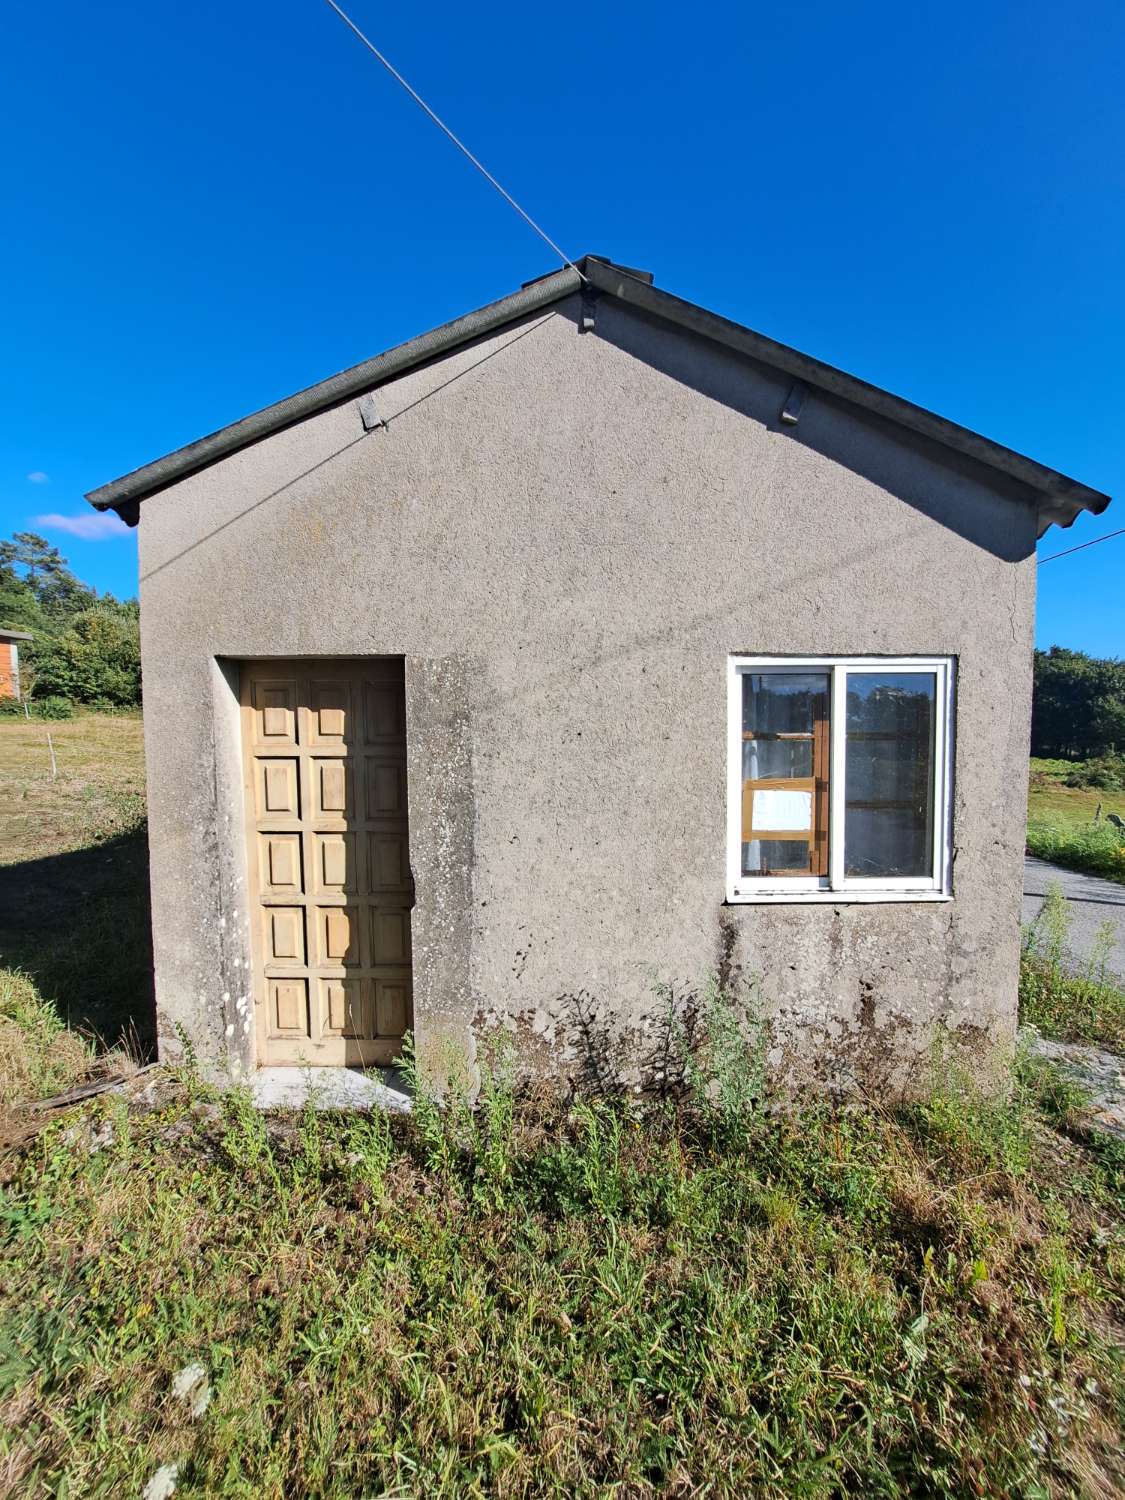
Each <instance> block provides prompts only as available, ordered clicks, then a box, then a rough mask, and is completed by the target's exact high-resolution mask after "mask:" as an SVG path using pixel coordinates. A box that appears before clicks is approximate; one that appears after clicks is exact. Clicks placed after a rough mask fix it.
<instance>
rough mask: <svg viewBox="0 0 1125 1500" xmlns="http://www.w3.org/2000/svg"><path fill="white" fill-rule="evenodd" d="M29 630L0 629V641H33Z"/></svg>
mask: <svg viewBox="0 0 1125 1500" xmlns="http://www.w3.org/2000/svg"><path fill="white" fill-rule="evenodd" d="M34 639H35V637H34V636H33V635H32V633H31V631H30V630H4V629H3V628H0V641H33V640H34Z"/></svg>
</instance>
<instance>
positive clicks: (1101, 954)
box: [1020, 881, 1125, 1052]
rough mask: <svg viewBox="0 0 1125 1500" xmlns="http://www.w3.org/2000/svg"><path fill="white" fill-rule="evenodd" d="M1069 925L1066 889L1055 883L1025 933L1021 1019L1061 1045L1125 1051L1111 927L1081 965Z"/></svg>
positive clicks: (1124, 997) (1123, 997)
mask: <svg viewBox="0 0 1125 1500" xmlns="http://www.w3.org/2000/svg"><path fill="white" fill-rule="evenodd" d="M1070 923H1071V915H1070V906H1069V904H1068V902H1067V899H1066V897H1065V896H1064V894H1063V891H1062V887H1061V885H1059V884H1058V882H1056V881H1051V882H1050V883H1049V884H1048V886H1047V895H1046V899H1045V900H1044V902H1043V906H1042V908H1041V910H1040V911H1039V913H1038V915H1037V916H1036V918H1035V920H1034V922H1032V923H1031V924H1030V925H1029V926H1028V927H1027V928H1026V929H1025V931H1024V940H1023V951H1022V953H1021V956H1020V1018H1021V1020H1023V1021H1024V1022H1029V1023H1030V1024H1031V1025H1033V1026H1035V1027H1037V1028H1038V1030H1039V1031H1041V1032H1042V1033H1043V1034H1044V1035H1045V1036H1050V1037H1057V1038H1058V1039H1059V1040H1060V1041H1064V1042H1092V1043H1094V1044H1096V1045H1097V1046H1100V1047H1105V1048H1107V1049H1108V1050H1109V1051H1111V1052H1125V990H1123V989H1122V986H1121V980H1120V979H1119V978H1118V977H1117V976H1116V975H1115V974H1112V973H1111V972H1110V971H1109V967H1108V959H1109V954H1110V953H1111V952H1112V950H1113V944H1114V937H1115V934H1114V928H1113V924H1112V923H1110V922H1107V923H1105V924H1104V925H1103V927H1102V928H1101V930H1100V931H1099V933H1098V935H1097V938H1096V940H1095V943H1094V949H1093V952H1092V953H1091V954H1090V956H1089V957H1088V958H1087V959H1086V961H1085V962H1084V963H1082V964H1078V963H1076V962H1075V959H1074V956H1073V954H1072V953H1071V951H1070V946H1069V934H1070Z"/></svg>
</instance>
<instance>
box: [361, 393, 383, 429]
mask: <svg viewBox="0 0 1125 1500" xmlns="http://www.w3.org/2000/svg"><path fill="white" fill-rule="evenodd" d="M359 419H360V421H361V422H362V423H363V430H364V432H373V431H374V430H375V428H376V427H386V425H387V424H386V422H385V421H384V420H383V418H382V417H381V416H380V415H379V411H378V408H377V407H376V405H375V393H374V391H368V393H367V395H366V396H361V397H360V398H359Z"/></svg>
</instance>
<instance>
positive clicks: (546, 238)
mask: <svg viewBox="0 0 1125 1500" xmlns="http://www.w3.org/2000/svg"><path fill="white" fill-rule="evenodd" d="M327 4H328V5H330V6H331V7H332V9H333V10H334V11H335V12H336V14H337V15H338V16H339V17H340V20H341V21H343V23H344V25H345V26H347V27H348V28H349V30H351V31H353V32H354V33H355V35H356V36H357V37H359V39H360V41H361V42H362V43H363V45H364V46H365V47H366V48H367V50H368V51H369V52H370V53H371V54H372V56H373V57H376V58H378V60H379V61H380V62H381V63H382V64H383V66H384V68H386V70H387V72H388V73H389V74H390V75H391V77H392V78H393V79H394V80H395V82H396V83H400V84H401V85H402V87H403V88H404V89H405V90H406V92H407V93H408V94H409V95H410V97H411V98H412V99H413V100H414V102H415V104H417V105H418V107H419V108H420V109H423V110H425V112H426V114H428V115H429V117H430V119H431V120H432V121H433V122H434V124H435V125H436V126H437V127H438V129H439V130H441V131H444V133H445V134H446V135H447V136H448V137H449V139H450V140H451V141H452V142H453V144H454V145H455V146H456V147H457V149H458V151H461V152H463V153H464V155H465V156H467V157H468V158H469V160H470V161H471V162H472V164H473V166H474V167H476V169H477V171H478V172H479V173H480V174H481V175H482V176H483V177H485V178H487V179H488V181H489V182H491V184H492V186H493V187H494V188H495V189H496V191H497V192H498V193H499V194H500V196H501V198H503V199H504V200H505V202H507V203H510V204H511V206H512V207H513V208H514V209H515V211H516V213H518V214H519V216H520V218H521V219H523V221H524V223H525V224H529V225H530V226H531V228H532V229H534V230H535V233H536V234H537V235H538V236H539V238H540V239H541V240H542V241H543V242H544V244H546V245H549V246H550V247H551V249H552V250H553V251H554V252H555V254H556V255H557V256H558V258H559V259H560V260H561V261H562V263H563V265H564V266H569V267H570V269H571V270H572V271H578V267H577V266H576V265H575V264H574V262H573V261H572V260H571V258H570V256H569V255H564V254H563V252H562V251H561V250H560V249H559V247H558V245H556V244H555V242H554V240H553V239H552V238H551V236H550V235H549V234H547V233H546V232H545V231H544V230H542V229H540V227H539V225H538V224H537V223H536V222H535V220H534V219H533V218H532V217H531V215H530V214H529V213H526V212H525V211H524V210H523V209H522V208H521V207H520V206H519V204H518V203H517V202H516V200H515V199H514V198H513V197H512V195H511V193H509V192H507V191H506V190H505V189H504V188H502V187H501V186H500V184H499V183H498V182H497V181H496V178H495V177H493V175H492V173H491V172H490V171H489V170H488V168H487V167H486V166H484V165H483V164H482V163H481V162H479V161H478V160H477V158H476V157H475V156H474V155H473V153H472V152H471V151H470V150H469V148H468V146H466V145H465V143H464V141H460V140H458V139H457V137H456V136H455V135H454V134H453V132H452V130H450V128H449V126H448V125H447V124H446V123H445V121H444V120H443V119H441V117H440V116H439V115H437V114H435V113H434V111H433V110H432V109H431V108H430V106H429V105H428V104H427V103H426V101H425V100H424V99H423V98H422V96H421V94H419V93H418V92H417V90H415V89H412V88H411V87H410V85H409V84H408V83H407V81H406V79H405V78H404V77H403V76H402V74H401V73H400V72H399V71H398V69H397V68H396V67H394V66H393V65H392V64H391V63H390V62H388V60H387V59H386V58H385V57H384V56H383V54H382V53H381V52H380V51H379V49H378V47H376V45H375V43H374V42H373V41H372V40H371V38H370V37H367V36H365V35H364V34H363V32H362V31H360V29H359V27H358V26H357V25H356V24H355V22H354V21H353V20H352V18H351V16H349V15H348V14H347V12H346V11H343V10H341V9H340V7H339V6H338V5H337V4H336V0H327ZM578 274H579V276H582V272H581V271H578ZM582 280H583V281H585V280H586V278H585V276H582Z"/></svg>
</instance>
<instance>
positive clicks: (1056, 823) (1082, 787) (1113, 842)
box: [1027, 759, 1125, 882]
mask: <svg viewBox="0 0 1125 1500" xmlns="http://www.w3.org/2000/svg"><path fill="white" fill-rule="evenodd" d="M1123 764H1125V763H1123ZM1091 767H1093V769H1091ZM1111 779H1112V777H1111V775H1110V773H1109V772H1108V771H1106V770H1105V763H1104V762H1103V763H1101V764H1100V765H1099V764H1098V763H1096V762H1086V761H1061V760H1042V759H1033V760H1032V762H1031V778H1030V786H1029V790H1028V821H1027V847H1028V850H1029V851H1030V852H1031V853H1032V854H1035V855H1037V856H1038V857H1039V858H1040V859H1047V860H1050V861H1051V862H1052V863H1053V864H1057V865H1064V866H1066V867H1067V868H1069V869H1073V870H1083V871H1085V872H1086V873H1088V874H1091V875H1102V876H1104V877H1105V878H1106V879H1108V880H1117V881H1122V882H1125V792H1115V791H1114V789H1113V787H1111V786H1110V787H1107V786H1105V785H1103V782H1105V781H1109V780H1111ZM1115 819H1120V825H1119V824H1118V822H1116V821H1114V820H1115Z"/></svg>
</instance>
